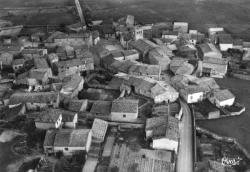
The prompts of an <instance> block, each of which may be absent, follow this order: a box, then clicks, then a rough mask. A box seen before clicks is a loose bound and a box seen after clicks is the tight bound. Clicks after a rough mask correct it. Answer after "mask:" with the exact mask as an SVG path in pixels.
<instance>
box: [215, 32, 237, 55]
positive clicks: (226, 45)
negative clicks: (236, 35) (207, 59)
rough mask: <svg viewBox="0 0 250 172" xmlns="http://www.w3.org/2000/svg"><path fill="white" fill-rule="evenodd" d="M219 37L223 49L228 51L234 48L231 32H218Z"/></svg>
mask: <svg viewBox="0 0 250 172" xmlns="http://www.w3.org/2000/svg"><path fill="white" fill-rule="evenodd" d="M217 38H218V43H219V47H220V50H221V51H227V50H228V49H232V48H233V38H232V36H231V35H230V34H224V33H223V34H218V35H217Z"/></svg>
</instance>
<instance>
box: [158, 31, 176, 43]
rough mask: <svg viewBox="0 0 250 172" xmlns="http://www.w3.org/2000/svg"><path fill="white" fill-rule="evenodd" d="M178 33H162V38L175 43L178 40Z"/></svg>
mask: <svg viewBox="0 0 250 172" xmlns="http://www.w3.org/2000/svg"><path fill="white" fill-rule="evenodd" d="M178 36H179V32H178V31H168V30H167V31H163V32H162V38H164V39H169V40H171V41H176V40H177V39H178Z"/></svg>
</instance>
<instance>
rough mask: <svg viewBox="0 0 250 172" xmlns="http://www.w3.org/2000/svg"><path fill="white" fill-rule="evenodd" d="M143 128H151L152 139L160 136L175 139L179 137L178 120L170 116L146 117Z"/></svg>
mask: <svg viewBox="0 0 250 172" xmlns="http://www.w3.org/2000/svg"><path fill="white" fill-rule="evenodd" d="M145 130H153V135H152V137H153V138H154V139H157V138H162V137H167V138H169V139H171V140H176V141H177V140H178V139H179V121H178V119H177V118H175V117H172V116H161V117H154V118H148V119H147V122H146V128H145Z"/></svg>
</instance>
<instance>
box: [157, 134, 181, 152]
mask: <svg viewBox="0 0 250 172" xmlns="http://www.w3.org/2000/svg"><path fill="white" fill-rule="evenodd" d="M153 148H154V149H166V150H173V151H175V152H176V153H177V151H178V141H174V140H169V139H167V138H161V139H155V140H153Z"/></svg>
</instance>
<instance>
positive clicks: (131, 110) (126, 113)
mask: <svg viewBox="0 0 250 172" xmlns="http://www.w3.org/2000/svg"><path fill="white" fill-rule="evenodd" d="M138 102H139V101H138V100H128V99H117V100H114V101H113V102H112V106H111V120H112V121H119V122H134V121H136V120H137V118H138Z"/></svg>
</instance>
